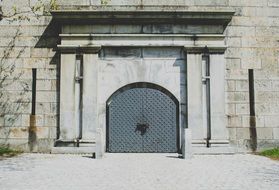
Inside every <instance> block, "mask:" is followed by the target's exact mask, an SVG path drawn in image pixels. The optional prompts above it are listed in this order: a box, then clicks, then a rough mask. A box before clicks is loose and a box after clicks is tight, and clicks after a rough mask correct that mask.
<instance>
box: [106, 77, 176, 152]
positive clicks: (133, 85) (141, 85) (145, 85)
mask: <svg viewBox="0 0 279 190" xmlns="http://www.w3.org/2000/svg"><path fill="white" fill-rule="evenodd" d="M133 88H150V89H155V90H159V91H160V92H162V93H164V94H165V95H167V96H168V97H169V98H171V100H172V101H173V102H174V103H175V105H176V146H177V152H178V153H181V147H180V144H181V143H180V140H181V138H180V135H181V133H180V122H179V120H180V112H179V110H180V109H179V101H178V100H177V98H176V97H175V96H174V95H173V94H172V93H171V92H170V91H168V90H167V89H165V88H164V87H162V86H159V85H157V84H154V83H149V82H136V83H131V84H127V85H125V86H123V87H121V88H119V89H118V90H116V91H115V92H114V93H113V94H112V95H111V96H110V97H109V98H108V99H107V101H106V148H105V150H106V152H109V151H108V149H109V105H110V103H111V102H112V100H113V98H114V97H116V96H117V95H119V94H121V93H122V92H124V91H126V90H130V89H133Z"/></svg>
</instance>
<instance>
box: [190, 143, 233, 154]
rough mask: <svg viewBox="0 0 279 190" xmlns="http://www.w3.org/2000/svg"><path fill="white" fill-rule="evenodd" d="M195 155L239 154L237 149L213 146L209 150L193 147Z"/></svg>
mask: <svg viewBox="0 0 279 190" xmlns="http://www.w3.org/2000/svg"><path fill="white" fill-rule="evenodd" d="M192 149H193V153H194V154H209V155H210V154H212V155H213V154H235V153H236V152H237V150H236V148H234V147H231V146H229V145H227V146H224V145H222V146H220V145H211V147H209V148H207V147H205V146H193V147H192Z"/></svg>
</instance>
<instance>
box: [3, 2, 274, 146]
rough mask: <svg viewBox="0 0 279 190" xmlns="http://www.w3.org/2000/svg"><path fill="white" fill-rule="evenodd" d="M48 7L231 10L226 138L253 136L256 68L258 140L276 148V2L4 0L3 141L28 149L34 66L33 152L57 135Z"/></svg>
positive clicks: (53, 28)
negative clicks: (251, 82) (251, 85)
mask: <svg viewBox="0 0 279 190" xmlns="http://www.w3.org/2000/svg"><path fill="white" fill-rule="evenodd" d="M158 5H160V6H158ZM50 8H52V9H77V8H79V9H94V10H96V9H102V10H106V9H107V10H112V9H120V10H128V9H130V10H141V9H156V10H206V11H210V10H229V9H232V10H234V11H235V16H234V17H233V19H232V21H231V23H230V25H229V26H228V28H227V29H226V31H225V34H226V36H227V38H226V43H227V45H228V47H229V48H228V49H227V51H226V54H225V56H226V62H227V63H226V100H225V101H226V107H227V109H226V113H227V118H228V119H227V126H228V128H229V132H230V140H231V142H233V143H234V144H236V145H238V146H241V147H245V146H246V145H247V143H248V139H249V138H250V132H249V93H248V69H255V93H256V96H255V100H256V122H257V138H258V145H259V147H266V146H270V145H272V146H276V145H277V146H278V143H279V117H278V115H279V105H278V104H279V103H278V100H279V42H278V40H279V1H278V0H152V1H150V0H149V1H147V0H79V1H77V0H2V11H3V19H2V20H1V21H0V28H1V30H0V46H1V47H0V57H1V65H5V67H4V68H8V70H7V72H6V71H5V72H3V71H2V72H0V77H1V79H0V85H2V86H1V93H2V94H3V95H2V94H1V95H2V97H0V100H1V104H0V105H1V107H2V108H1V111H0V138H1V140H0V143H6V144H7V143H8V144H11V145H17V146H18V145H19V146H20V148H22V149H25V150H29V145H28V138H29V130H28V129H29V126H30V114H31V97H32V93H31V89H32V68H36V69H37V102H36V127H37V129H36V134H37V148H36V147H35V149H34V151H36V150H39V151H48V150H49V149H50V147H51V146H53V140H54V139H55V138H56V135H57V134H56V129H57V124H58V122H57V118H58V108H57V105H58V104H59V102H58V100H59V85H58V84H57V81H58V77H59V57H58V55H57V54H56V53H55V52H54V51H53V48H54V47H55V46H56V44H57V43H58V41H59V39H58V36H57V35H58V33H59V27H58V26H57V25H56V24H55V23H53V22H51V16H50V14H49V10H50ZM6 75H7V76H6ZM2 79H5V80H2ZM1 81H4V82H3V83H1ZM4 84H5V86H3V85H4Z"/></svg>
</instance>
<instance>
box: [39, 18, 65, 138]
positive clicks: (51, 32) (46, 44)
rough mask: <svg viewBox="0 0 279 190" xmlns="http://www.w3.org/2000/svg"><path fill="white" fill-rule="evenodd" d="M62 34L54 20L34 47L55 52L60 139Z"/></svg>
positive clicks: (51, 61)
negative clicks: (60, 48)
mask: <svg viewBox="0 0 279 190" xmlns="http://www.w3.org/2000/svg"><path fill="white" fill-rule="evenodd" d="M60 33H61V25H60V24H59V23H57V22H55V21H54V20H51V21H50V23H49V24H48V25H47V27H46V28H45V30H44V32H43V34H42V35H41V36H40V38H39V40H38V42H37V43H36V45H35V46H34V48H35V49H40V48H41V49H49V51H51V50H52V51H53V52H55V53H54V55H53V56H52V57H51V60H50V62H49V65H56V67H55V68H56V80H57V82H56V102H57V109H56V115H57V120H56V126H57V131H56V138H59V131H60V130H59V112H60V107H59V102H60V93H59V92H60V85H59V84H60V54H59V52H58V51H57V45H58V44H60V38H59V34H60Z"/></svg>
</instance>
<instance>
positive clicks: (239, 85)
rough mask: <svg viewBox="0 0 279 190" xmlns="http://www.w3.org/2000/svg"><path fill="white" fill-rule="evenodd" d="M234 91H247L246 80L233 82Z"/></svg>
mask: <svg viewBox="0 0 279 190" xmlns="http://www.w3.org/2000/svg"><path fill="white" fill-rule="evenodd" d="M235 84H236V85H235V86H236V91H248V90H249V84H248V80H236V81H235Z"/></svg>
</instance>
